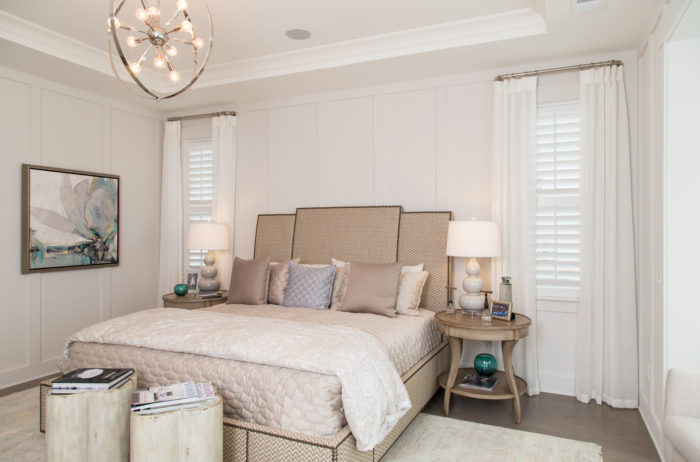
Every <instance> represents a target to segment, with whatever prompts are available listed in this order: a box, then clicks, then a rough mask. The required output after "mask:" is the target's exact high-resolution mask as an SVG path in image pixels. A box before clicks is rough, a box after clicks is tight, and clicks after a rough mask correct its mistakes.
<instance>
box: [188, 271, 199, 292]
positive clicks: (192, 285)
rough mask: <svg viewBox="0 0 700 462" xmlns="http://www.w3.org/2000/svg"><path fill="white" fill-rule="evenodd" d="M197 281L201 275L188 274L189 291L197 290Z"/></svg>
mask: <svg viewBox="0 0 700 462" xmlns="http://www.w3.org/2000/svg"><path fill="white" fill-rule="evenodd" d="M197 279H199V273H187V289H188V290H197Z"/></svg>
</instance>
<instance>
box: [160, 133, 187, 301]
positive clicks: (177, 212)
mask: <svg viewBox="0 0 700 462" xmlns="http://www.w3.org/2000/svg"><path fill="white" fill-rule="evenodd" d="M180 131H181V130H180V121H174V122H166V123H165V134H164V135H163V176H162V181H161V194H160V266H159V272H158V298H157V302H156V306H161V304H162V299H161V296H162V295H163V294H167V293H170V292H172V291H173V286H174V285H175V284H177V283H179V282H183V271H184V270H183V252H184V249H183V241H182V239H183V237H182V235H183V230H182V205H183V203H182V201H183V198H182V149H181V139H180Z"/></svg>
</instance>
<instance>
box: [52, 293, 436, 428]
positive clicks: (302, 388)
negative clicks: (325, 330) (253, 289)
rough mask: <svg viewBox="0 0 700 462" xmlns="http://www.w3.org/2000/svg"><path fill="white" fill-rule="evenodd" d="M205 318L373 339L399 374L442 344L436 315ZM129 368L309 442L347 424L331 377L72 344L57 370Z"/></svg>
mask: <svg viewBox="0 0 700 462" xmlns="http://www.w3.org/2000/svg"><path fill="white" fill-rule="evenodd" d="M205 310H208V311H215V312H221V313H235V314H240V315H244V316H255V317H265V318H274V319H282V320H289V321H297V322H304V323H310V324H319V325H330V326H346V327H353V328H356V329H360V330H362V331H365V332H367V333H369V334H370V335H372V336H374V337H375V338H377V339H378V340H379V342H380V343H381V345H382V346H383V347H384V348H385V350H386V353H387V356H388V357H389V359H390V360H391V362H392V364H393V365H394V367H396V370H397V372H398V373H399V374H403V373H404V372H406V371H407V370H409V369H410V368H411V367H412V366H413V365H414V364H415V363H417V362H418V361H419V360H420V359H421V358H423V357H424V356H425V355H427V354H428V353H429V352H430V351H431V350H432V349H434V348H435V347H436V346H437V345H438V344H439V342H440V333H439V332H438V330H437V328H436V326H435V322H434V319H433V318H434V313H433V312H431V311H427V310H418V311H417V315H416V316H397V317H396V318H387V317H383V316H377V315H374V314H362V313H345V312H338V311H330V310H323V311H319V310H313V309H307V308H287V307H281V306H277V305H255V306H251V305H217V306H213V307H209V308H205ZM94 366H101V367H133V368H134V369H136V370H137V371H138V374H139V386H142V387H143V386H154V385H162V384H166V383H173V382H179V381H187V380H197V381H204V380H208V381H211V382H213V383H214V384H215V385H216V386H217V388H218V389H219V391H220V393H221V395H222V397H223V399H224V414H225V415H226V416H228V417H232V418H234V419H239V420H244V421H248V422H252V423H256V424H260V425H265V426H269V427H275V428H282V429H285V430H289V431H294V432H299V433H304V434H307V435H310V436H318V437H331V436H333V435H334V434H335V433H336V432H338V431H339V430H340V429H341V428H342V427H343V426H345V424H346V420H345V416H344V414H343V403H342V398H341V386H340V382H339V381H338V379H337V378H336V377H335V376H331V375H325V374H320V373H315V372H308V371H301V370H296V369H288V368H283V367H276V366H269V365H264V364H255V363H249V362H244V361H235V360H227V359H220V358H214V357H208V356H201V355H196V354H187V353H173V352H170V351H160V350H153V349H147V348H139V347H134V346H124V345H110V344H97V343H81V342H76V343H73V344H72V345H71V346H70V350H69V356H68V361H67V362H66V363H64V364H63V365H62V368H63V369H72V368H77V367H94Z"/></svg>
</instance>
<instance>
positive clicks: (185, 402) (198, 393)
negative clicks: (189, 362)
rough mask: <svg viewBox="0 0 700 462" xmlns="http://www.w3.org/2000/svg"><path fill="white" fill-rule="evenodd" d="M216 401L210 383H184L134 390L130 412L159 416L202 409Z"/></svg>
mask: <svg viewBox="0 0 700 462" xmlns="http://www.w3.org/2000/svg"><path fill="white" fill-rule="evenodd" d="M215 399H216V393H215V391H214V387H213V386H212V384H211V382H204V383H195V382H184V383H175V384H172V385H165V386H162V387H151V388H149V389H147V390H136V391H134V392H133V394H132V395H131V411H132V412H134V413H136V414H141V415H146V414H159V413H161V412H168V411H174V410H176V409H187V408H195V407H203V406H204V404H206V403H208V402H210V401H213V400H215Z"/></svg>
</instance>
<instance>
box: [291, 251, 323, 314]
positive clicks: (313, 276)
mask: <svg viewBox="0 0 700 462" xmlns="http://www.w3.org/2000/svg"><path fill="white" fill-rule="evenodd" d="M333 276H335V266H332V265H328V266H323V267H320V268H312V267H308V266H302V265H298V264H296V263H294V262H291V263H289V282H288V283H287V290H286V291H285V293H284V302H283V303H282V305H284V306H296V307H303V308H314V309H316V310H326V309H328V304H329V303H330V299H331V290H332V289H333Z"/></svg>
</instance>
